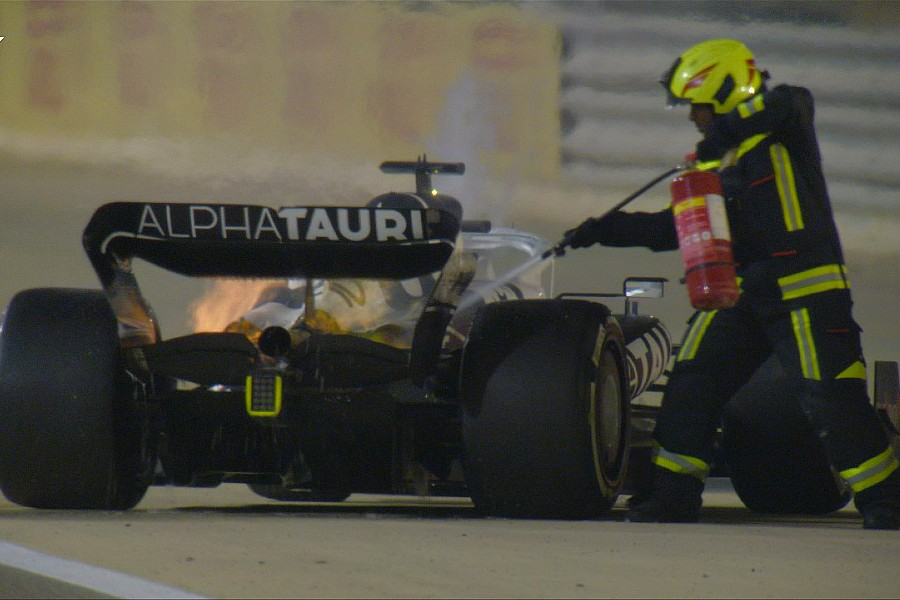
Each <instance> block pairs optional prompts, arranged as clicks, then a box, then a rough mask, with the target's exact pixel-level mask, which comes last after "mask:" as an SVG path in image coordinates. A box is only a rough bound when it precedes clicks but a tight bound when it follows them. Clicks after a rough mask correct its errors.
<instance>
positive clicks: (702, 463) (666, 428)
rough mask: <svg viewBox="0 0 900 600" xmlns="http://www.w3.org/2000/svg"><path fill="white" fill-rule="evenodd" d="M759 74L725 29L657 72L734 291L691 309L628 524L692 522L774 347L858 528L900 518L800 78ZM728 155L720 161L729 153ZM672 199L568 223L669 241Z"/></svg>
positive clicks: (589, 240)
mask: <svg viewBox="0 0 900 600" xmlns="http://www.w3.org/2000/svg"><path fill="white" fill-rule="evenodd" d="M767 79H768V74H767V73H766V72H764V71H760V70H759V69H758V68H757V67H756V65H755V63H754V57H753V55H752V53H751V52H750V51H749V50H748V49H747V47H746V46H744V44H742V43H741V42H738V41H735V40H727V39H717V40H709V41H705V42H702V43H700V44H697V45H696V46H694V47H692V48H690V49H689V50H687V51H686V52H685V53H684V54H682V55H681V56H680V57H678V59H677V60H676V61H675V63H674V64H673V65H672V67H671V68H670V69H669V70H668V71H667V72H666V73H665V74H664V76H663V78H662V80H661V83H662V84H663V86H664V87H665V89H666V91H667V94H668V99H669V104H670V105H674V104H690V107H691V108H690V120H691V121H693V122H694V124H695V125H696V127H697V129H698V130H699V131H700V133H701V134H702V135H703V139H702V140H701V141H700V142H698V144H697V147H696V161H697V162H696V167H697V168H701V169H703V168H706V169H716V170H717V171H718V174H719V177H720V179H721V183H722V189H723V196H724V197H725V200H726V212H727V215H728V220H729V223H730V227H731V234H732V241H733V244H734V258H735V261H736V262H737V275H738V280H739V281H740V286H741V295H740V298H739V299H738V301H737V304H736V305H735V306H734V307H733V308H727V309H721V310H716V311H708V312H700V311H698V312H697V313H695V314H694V315H693V316H692V318H691V320H690V322H689V326H688V329H687V331H686V333H685V337H684V341H683V344H682V346H681V349H680V351H679V353H678V355H677V357H676V359H675V364H674V366H673V370H672V374H671V377H670V378H669V383H668V385H667V387H666V392H665V394H664V397H663V400H662V406H661V409H660V413H659V418H658V420H657V423H656V427H655V430H654V440H655V443H656V448H655V452H654V458H653V463H654V482H653V489H652V491H651V492H650V493H649V494H648V495H647V496H646V497H645V498H633V499H632V500H636V502H633V503H632V505H631V508H630V510H629V512H628V515H627V520H629V521H633V522H684V523H688V522H696V521H698V520H699V518H700V510H701V503H702V501H701V495H702V492H703V486H704V480H705V478H706V477H707V475H708V473H709V465H710V462H711V460H712V451H713V443H714V436H715V431H716V428H717V425H718V423H719V420H720V416H721V412H722V409H723V406H724V404H725V402H726V401H727V400H728V399H729V398H731V396H732V395H733V394H734V393H735V392H736V391H737V390H738V388H740V387H741V386H742V385H743V384H744V383H745V382H747V381H748V379H749V378H750V377H751V376H752V374H753V373H754V372H755V371H756V370H757V368H758V367H759V366H760V365H762V364H763V362H765V361H766V360H767V359H768V357H769V356H771V355H772V354H773V353H774V354H776V355H777V357H778V359H779V361H780V362H781V364H782V366H783V368H784V369H785V371H786V372H787V373H788V374H789V375H790V376H791V377H795V378H799V379H801V380H802V381H803V394H802V399H801V403H802V405H803V409H804V412H805V413H806V415H807V416H808V417H809V419H810V422H811V423H812V424H813V427H814V428H815V430H816V432H817V434H818V435H819V437H820V438H821V439H822V440H823V442H824V446H825V450H826V453H827V456H828V458H829V460H830V461H831V464H832V466H833V467H834V468H835V470H836V471H837V472H838V473H840V475H841V477H842V478H843V479H844V480H845V481H846V482H847V483H848V484H849V486H850V487H851V488H852V490H853V491H854V501H855V504H856V507H857V509H858V510H859V512H860V514H861V515H862V517H863V527H865V528H867V529H898V528H900V469H898V459H897V455H896V453H895V452H894V450H893V449H892V447H891V445H890V439H889V436H888V433H887V432H886V430H885V428H884V426H883V425H882V423H881V421H880V419H879V417H878V415H877V413H876V411H875V409H874V407H873V406H872V405H871V403H870V401H869V398H868V394H867V385H866V365H865V360H864V358H863V354H862V347H861V343H860V328H859V327H858V325H857V324H856V322H855V321H854V320H853V316H852V310H851V307H852V302H851V297H850V283H849V279H848V275H847V270H846V268H845V266H844V260H843V254H842V251H841V246H840V240H839V238H838V232H837V229H836V227H835V224H834V220H833V217H832V211H831V205H830V201H829V198H828V192H827V190H826V185H825V180H824V177H823V174H822V167H821V160H820V155H819V147H818V142H817V140H816V133H815V130H814V126H813V98H812V95H811V94H810V92H809V90H807V89H805V88H802V87H795V86H790V85H778V86H777V87H774V88H772V89H771V90H769V89H767V86H766V83H765V82H766V80H767ZM729 163H730V164H729ZM673 219H674V217H673V213H672V210H671V208H667V209H665V210H663V211H660V212H657V213H641V212H631V213H626V212H623V211H616V212H613V213H612V214H611V215H610V216H609V217H608V218H604V219H600V220H598V219H588V220H587V221H585V222H584V223H583V224H581V225H580V226H579V227H576V228H575V229H572V230H570V231H569V232H567V238H568V239H569V241H570V243H571V246H572V247H573V248H583V247H587V246H590V245H592V244H595V243H600V244H603V245H607V246H620V247H621V246H644V247H648V248H650V249H651V250H654V251H664V250H674V249H677V248H678V240H677V238H676V233H675V227H674V220H673Z"/></svg>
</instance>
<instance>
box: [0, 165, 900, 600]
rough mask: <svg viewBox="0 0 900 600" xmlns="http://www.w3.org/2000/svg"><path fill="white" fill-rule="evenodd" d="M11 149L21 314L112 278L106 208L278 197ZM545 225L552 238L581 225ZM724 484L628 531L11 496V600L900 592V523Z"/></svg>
mask: <svg viewBox="0 0 900 600" xmlns="http://www.w3.org/2000/svg"><path fill="white" fill-rule="evenodd" d="M0 158H2V160H0V177H2V181H3V186H2V188H0V210H2V215H3V218H2V219H0V234H2V235H0V250H2V261H0V296H2V297H0V301H2V303H3V304H4V305H5V303H6V302H8V300H9V298H10V297H11V296H12V294H14V293H15V291H17V290H19V289H24V288H28V287H40V286H62V287H68V286H74V287H97V283H96V278H95V276H94V274H93V273H92V271H91V270H90V267H89V265H88V263H87V260H86V258H85V257H84V254H83V252H82V250H81V247H80V235H81V231H82V229H83V227H84V224H85V223H86V222H87V219H88V218H89V217H90V214H91V212H92V211H93V209H94V208H96V206H98V205H99V204H100V203H102V202H107V201H112V200H121V199H134V200H137V199H140V200H157V201H190V200H202V201H229V200H235V199H239V198H242V197H244V196H252V197H254V198H256V199H260V198H263V192H265V191H267V190H265V189H250V188H248V189H228V190H223V189H222V188H221V187H215V186H211V185H207V184H203V183H200V184H187V183H185V182H184V181H179V180H167V179H165V178H161V177H157V176H151V175H148V174H146V173H142V172H139V171H135V170H133V169H130V168H128V167H99V166H86V165H82V164H66V163H59V164H58V163H54V164H45V163H41V162H36V161H23V160H18V159H12V158H10V157H0ZM636 187H637V186H636ZM282 200H283V199H282V198H279V199H278V200H276V201H274V202H272V204H273V205H276V206H277V205H279V203H283V204H286V202H282ZM581 217H582V215H574V216H573V217H572V221H573V222H577V220H578V219H580V218H581ZM537 226H538V227H540V226H544V227H545V230H546V235H548V236H549V237H551V238H552V237H553V235H554V233H555V232H557V231H560V230H561V229H560V228H561V227H562V223H561V222H559V221H557V222H553V223H551V224H549V225H547V224H540V223H539V224H537ZM588 252H594V251H593V250H591V251H585V252H584V254H575V253H572V255H571V257H569V258H567V259H566V260H567V261H569V262H567V263H564V265H563V266H565V265H572V266H571V267H570V268H569V270H568V271H566V270H565V269H563V270H561V272H560V276H561V278H562V279H563V280H564V286H571V285H578V284H580V283H581V282H584V281H592V280H595V279H596V270H597V268H598V264H597V261H596V256H598V255H599V254H593V255H589V254H588ZM599 252H605V250H602V251H598V253H599ZM589 256H590V260H588V257H589ZM603 256H605V255H603ZM618 256H623V257H625V256H628V257H629V258H628V260H616V261H610V262H609V263H604V264H603V265H602V266H603V267H604V268H605V269H607V271H609V272H610V275H609V277H608V279H609V280H610V281H611V282H612V283H611V284H609V285H607V286H606V287H607V290H608V289H609V288H612V289H617V288H618V285H619V283H618V282H619V281H620V279H619V277H621V276H622V275H624V274H641V275H650V274H662V275H665V276H669V277H670V278H673V279H677V276H678V273H677V265H676V263H677V259H673V260H668V261H666V262H665V263H664V262H663V261H662V260H661V259H660V258H659V257H658V256H651V255H650V254H649V253H645V254H627V255H626V254H622V255H618ZM851 256H852V255H851ZM572 259H575V260H572ZM578 260H581V262H580V263H579V262H578ZM858 260H859V259H858ZM862 260H863V262H862V263H860V264H863V265H864V266H865V268H861V269H858V270H857V271H856V273H857V275H858V276H857V278H856V279H854V286H855V287H854V289H855V290H856V291H857V305H858V307H860V308H861V309H862V310H861V312H858V319H859V320H860V321H861V323H862V324H863V327H864V329H866V330H867V332H869V333H868V334H867V335H869V336H870V337H869V338H868V339H869V340H871V343H870V344H869V347H874V348H876V355H875V356H874V358H883V359H889V360H896V359H897V358H898V357H897V356H896V348H897V346H896V339H898V337H897V334H896V332H897V327H898V324H897V320H896V317H895V316H893V314H895V313H896V306H897V304H896V298H897V296H898V289H897V285H898V283H897V277H896V273H897V271H896V268H897V267H896V261H894V262H889V261H884V260H882V259H880V258H878V257H875V258H874V259H872V260H871V261H870V260H869V259H868V258H865V257H863V258H862ZM657 265H663V267H662V272H660V271H659V270H655V268H656V266H657ZM665 265H668V266H665ZM673 265H674V266H673ZM651 268H654V270H652V271H651V270H650V269H651ZM666 269H668V271H666ZM851 272H854V271H853V264H852V261H851ZM157 281H164V279H163V278H162V276H160V275H159V274H158V273H156V272H152V271H151V272H150V273H149V274H148V276H147V278H146V279H144V280H142V282H145V284H144V288H145V292H146V293H147V294H148V295H149V296H151V301H153V302H154V305H155V306H157V312H158V314H160V318H161V321H162V323H163V331H164V334H168V335H169V336H171V335H176V334H179V333H181V332H182V331H181V330H183V329H184V328H185V327H186V324H185V319H184V313H183V306H184V305H185V303H186V302H189V300H190V298H192V297H193V294H195V293H196V292H197V291H198V289H201V288H199V287H198V286H197V285H196V284H195V283H190V282H181V283H182V284H183V286H184V287H185V288H186V289H184V290H182V289H180V288H176V287H175V286H165V287H161V288H160V289H155V288H156V287H157V286H156V283H157ZM671 289H674V291H670V292H669V293H670V297H671V298H672V300H673V302H674V304H675V307H674V308H671V309H668V308H666V309H661V310H660V311H659V312H665V311H666V310H668V311H670V312H669V313H668V314H660V316H661V317H663V319H664V321H666V322H667V323H671V324H674V325H672V329H673V335H675V336H676V337H677V336H678V335H679V334H680V330H679V327H678V325H679V324H680V323H682V322H683V319H681V317H682V315H684V316H686V315H687V313H688V312H689V311H688V310H687V309H686V308H685V306H684V302H683V299H682V298H680V295H681V293H682V291H683V290H680V289H679V288H678V287H677V286H674V288H670V290H671ZM585 291H590V290H585ZM155 298H159V299H160V300H159V301H156V300H155ZM679 301H681V304H680V305H679V304H678V302H679ZM180 311H181V312H180ZM659 312H658V313H657V314H659ZM669 315H671V316H669ZM167 323H169V324H171V325H169V326H168V327H167ZM878 353H880V354H878ZM869 355H870V359H871V358H873V356H872V352H871V351H870V353H869ZM722 483H723V482H718V483H717V484H716V485H713V486H711V488H710V489H708V491H707V494H706V495H705V509H704V514H703V523H701V524H699V525H646V524H630V523H625V522H623V516H624V510H623V508H622V507H621V505H620V506H619V507H617V508H616V509H615V510H614V511H613V512H612V514H611V515H610V517H609V519H606V520H602V521H591V522H548V521H510V520H504V519H482V518H478V517H477V515H475V514H474V511H473V509H472V508H471V506H470V504H469V503H468V502H467V501H466V500H459V499H431V498H425V499H420V498H391V497H364V496H360V497H358V496H353V497H351V499H350V502H348V503H345V504H342V505H333V506H323V505H301V504H291V503H288V504H278V503H272V502H270V501H268V500H265V499H262V498H258V497H256V496H254V495H253V494H252V493H251V492H250V491H249V490H248V489H247V488H246V487H244V486H241V485H225V486H220V487H219V488H215V489H179V488H151V490H150V492H149V493H148V495H147V497H146V498H145V500H144V501H143V502H141V503H140V504H139V505H138V506H137V508H136V509H134V510H132V511H129V512H123V513H118V512H82V511H38V510H30V509H24V508H20V507H17V506H14V505H12V504H10V503H8V502H5V501H0V597H99V596H116V597H172V596H174V597H188V596H191V595H198V596H205V597H273V598H275V597H277V598H282V597H393V598H396V597H410V598H413V597H415V598H420V597H422V598H424V597H522V598H525V597H643V598H661V597H698V598H699V597H709V598H713V597H735V598H737V597H746V598H764V597H778V598H781V597H785V598H786V597H820V598H864V597H865V598H896V597H898V596H900V571H898V569H897V565H898V558H900V535H898V534H897V532H881V531H863V530H862V529H861V528H860V521H859V518H858V515H857V514H856V513H855V511H853V510H852V508H848V509H845V510H843V511H840V512H838V513H835V514H832V515H827V516H824V517H802V516H801V517H797V516H786V517H776V516H764V515H758V514H754V513H752V512H750V511H748V510H747V509H746V508H744V507H743V506H742V505H741V503H740V502H739V501H738V499H737V498H736V497H735V496H734V494H733V493H731V492H730V491H729V490H728V488H727V485H725V486H724V487H722V485H720V484H722ZM73 586H74V587H73Z"/></svg>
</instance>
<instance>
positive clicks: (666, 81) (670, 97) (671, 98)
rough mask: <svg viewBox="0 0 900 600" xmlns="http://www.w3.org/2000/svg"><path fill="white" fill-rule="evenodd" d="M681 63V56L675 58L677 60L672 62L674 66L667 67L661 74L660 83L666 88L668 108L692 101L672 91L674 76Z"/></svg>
mask: <svg viewBox="0 0 900 600" xmlns="http://www.w3.org/2000/svg"><path fill="white" fill-rule="evenodd" d="M679 65H681V57H680V56H679V57H678V58H676V59H675V62H673V63H672V66H671V67H669V68H668V69H666V71H665V72H663V74H662V75H661V76H660V78H659V83H660V85H662V86H663V88H665V90H666V108H673V107H675V106H678V105H683V104H690V103H691V101H690V99H689V98H679V97H678V96H676V95H675V94H674V93H672V78H673V77H675V71H677V70H678V67H679Z"/></svg>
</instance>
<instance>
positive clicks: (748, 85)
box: [660, 39, 768, 115]
mask: <svg viewBox="0 0 900 600" xmlns="http://www.w3.org/2000/svg"><path fill="white" fill-rule="evenodd" d="M767 78H768V73H766V72H765V71H760V70H759V69H757V68H756V65H755V64H754V61H753V54H752V53H751V52H750V50H749V49H748V48H747V46H745V45H744V44H742V43H741V42H739V41H737V40H726V39H720V40H707V41H705V42H700V43H699V44H697V45H696V46H694V47H692V48H690V49H689V50H688V51H687V52H685V53H684V54H682V55H681V56H679V57H678V58H677V59H675V62H674V63H673V64H672V67H671V68H670V69H669V70H668V71H666V72H665V73H664V74H663V76H662V79H660V83H661V84H662V85H663V87H664V88H666V92H667V93H668V105H669V106H674V105H676V104H688V103H691V104H712V106H713V111H714V112H715V113H716V114H719V115H723V114H725V113H727V112H730V111H731V110H732V109H733V108H734V107H735V106H737V105H738V104H740V103H741V102H743V101H744V100H747V99H748V98H751V97H752V96H755V95H756V94H758V93H759V92H760V91H761V90H762V87H763V82H764V81H765V80H766V79H767Z"/></svg>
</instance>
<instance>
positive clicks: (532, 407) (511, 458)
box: [460, 300, 629, 519]
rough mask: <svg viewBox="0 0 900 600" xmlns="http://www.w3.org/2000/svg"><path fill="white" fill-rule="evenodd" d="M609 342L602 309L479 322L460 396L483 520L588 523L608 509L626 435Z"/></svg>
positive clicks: (523, 310)
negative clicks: (576, 521)
mask: <svg viewBox="0 0 900 600" xmlns="http://www.w3.org/2000/svg"><path fill="white" fill-rule="evenodd" d="M608 320H609V321H608ZM617 333H618V328H617V325H615V321H614V320H611V319H610V316H609V311H608V310H607V309H606V307H605V306H602V305H600V304H596V303H593V302H587V301H583V300H522V301H511V302H499V303H494V304H488V305H487V306H485V307H484V308H483V309H482V310H481V311H480V312H479V313H478V316H477V317H476V319H475V322H474V323H473V326H472V331H471V333H470V335H469V340H468V343H467V345H466V347H465V349H464V351H463V358H462V368H461V376H460V389H461V397H462V400H463V406H464V414H463V434H464V440H465V452H466V459H465V461H464V464H465V475H466V483H467V485H468V487H469V490H470V493H471V495H472V499H473V502H474V504H475V506H476V508H477V509H478V510H479V511H480V512H481V513H483V514H485V515H489V516H500V517H508V518H528V519H587V518H596V517H598V516H600V515H602V514H603V513H605V512H606V511H608V510H609V509H610V508H611V507H612V505H613V504H614V503H615V501H616V498H617V497H618V495H619V492H620V490H621V487H622V484H623V480H624V475H625V467H626V465H627V460H628V432H629V429H628V424H629V414H628V407H629V399H628V398H627V394H626V389H625V384H624V383H623V377H622V365H621V362H620V359H621V346H620V345H619V344H618V343H617V342H616V341H615V340H617V339H618V338H617V337H616V335H617Z"/></svg>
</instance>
